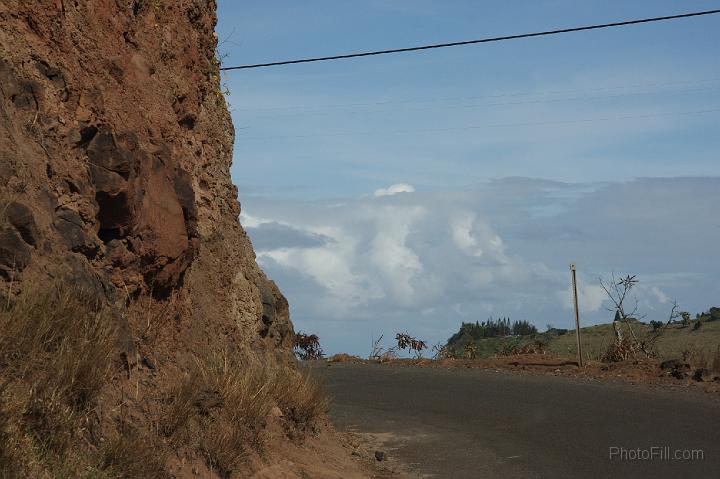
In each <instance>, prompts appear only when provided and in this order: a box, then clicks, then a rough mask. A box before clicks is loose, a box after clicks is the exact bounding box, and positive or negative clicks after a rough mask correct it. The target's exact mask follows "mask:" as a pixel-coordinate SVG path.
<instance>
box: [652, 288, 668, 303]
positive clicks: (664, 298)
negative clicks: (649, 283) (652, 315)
mask: <svg viewBox="0 0 720 479" xmlns="http://www.w3.org/2000/svg"><path fill="white" fill-rule="evenodd" d="M650 293H652V295H653V296H655V297H656V298H657V300H658V301H659V302H660V304H666V303H668V302H669V301H670V296H668V295H667V294H665V293H664V292H663V290H661V289H660V288H658V287H657V286H653V287H652V288H651V289H650Z"/></svg>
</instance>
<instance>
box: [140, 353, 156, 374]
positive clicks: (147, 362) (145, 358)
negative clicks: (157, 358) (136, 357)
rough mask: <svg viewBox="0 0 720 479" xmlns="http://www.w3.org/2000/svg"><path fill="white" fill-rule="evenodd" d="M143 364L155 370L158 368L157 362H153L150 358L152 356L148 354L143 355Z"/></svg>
mask: <svg viewBox="0 0 720 479" xmlns="http://www.w3.org/2000/svg"><path fill="white" fill-rule="evenodd" d="M142 364H143V366H145V367H146V368H148V369H152V370H153V371H155V370H156V369H157V366H155V363H153V362H152V361H151V360H150V358H148V357H147V356H143V357H142Z"/></svg>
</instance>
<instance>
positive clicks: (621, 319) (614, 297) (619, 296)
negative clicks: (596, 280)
mask: <svg viewBox="0 0 720 479" xmlns="http://www.w3.org/2000/svg"><path fill="white" fill-rule="evenodd" d="M638 282H639V280H638V279H637V275H627V276H624V277H622V276H621V277H617V276H616V275H615V273H612V275H611V277H610V279H603V278H600V286H602V288H603V290H605V293H606V294H607V297H608V298H609V299H610V301H611V302H612V303H613V307H612V308H608V311H614V312H615V319H614V321H613V331H614V333H615V342H614V344H611V345H610V347H609V348H608V350H607V351H606V352H605V354H604V356H603V358H604V359H605V360H608V361H620V360H625V359H628V358H629V356H630V355H632V357H633V358H635V359H637V352H638V351H639V352H641V353H643V354H644V355H645V357H652V356H655V355H656V354H655V342H656V341H657V339H658V337H660V335H661V334H662V332H663V330H664V329H665V328H666V327H667V326H668V325H669V324H670V323H672V321H673V320H675V319H676V318H678V317H680V316H684V315H686V314H687V313H683V312H680V311H679V310H678V304H677V302H675V301H673V306H672V310H671V311H670V317H669V319H668V321H667V323H666V324H665V325H664V326H663V327H662V328H657V329H656V330H655V331H654V333H653V335H652V336H651V337H650V338H649V339H647V340H641V339H639V338H638V336H637V334H635V329H634V328H633V325H632V322H633V321H642V320H643V319H645V317H646V315H640V314H638V309H639V302H638V299H637V297H636V296H635V295H634V294H633V289H634V288H635V286H636V285H637V284H638ZM630 300H632V309H630V307H629V306H628V303H629V302H630ZM623 326H624V327H625V329H627V331H628V332H629V333H630V337H629V338H626V337H623V331H622V327H623Z"/></svg>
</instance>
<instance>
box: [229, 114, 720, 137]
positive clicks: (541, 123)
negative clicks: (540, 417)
mask: <svg viewBox="0 0 720 479" xmlns="http://www.w3.org/2000/svg"><path fill="white" fill-rule="evenodd" d="M709 113H720V108H709V109H705V110H693V111H677V112H662V113H647V114H642V115H623V116H611V117H600V118H579V119H570V120H555V121H536V122H520V123H491V124H485V125H468V126H461V127H449V128H418V129H404V130H374V131H371V130H367V131H356V132H353V131H335V132H330V133H318V134H310V135H289V136H280V137H277V136H255V137H252V136H249V137H243V138H242V140H243V141H248V140H279V139H299V138H313V137H328V136H345V135H387V134H391V135H393V134H407V133H438V132H447V131H464V130H478V129H485V128H508V127H526V126H548V125H570V124H578V123H593V122H604V121H616V120H637V119H648V118H662V117H668V116H689V115H706V114H709Z"/></svg>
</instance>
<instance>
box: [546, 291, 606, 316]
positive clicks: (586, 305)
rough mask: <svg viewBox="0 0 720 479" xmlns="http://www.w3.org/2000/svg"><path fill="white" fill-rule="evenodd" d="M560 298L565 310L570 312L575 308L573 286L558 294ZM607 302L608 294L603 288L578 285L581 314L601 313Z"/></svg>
mask: <svg viewBox="0 0 720 479" xmlns="http://www.w3.org/2000/svg"><path fill="white" fill-rule="evenodd" d="M558 296H559V298H560V299H561V301H562V305H563V309H566V310H568V309H573V308H574V307H575V306H574V300H573V292H572V286H568V288H567V289H566V290H564V291H561V292H560V293H558ZM606 300H607V293H605V290H604V289H603V288H602V286H600V285H595V284H586V285H578V305H579V307H580V314H582V313H595V312H597V311H600V309H601V308H602V306H603V304H604V303H605V301H606Z"/></svg>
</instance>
